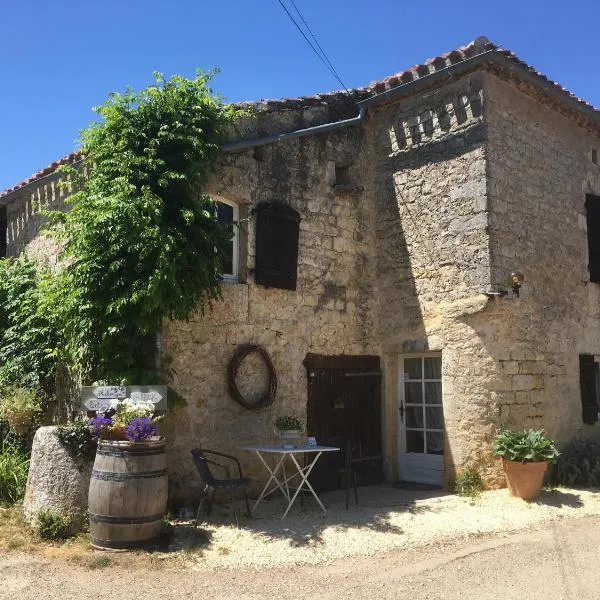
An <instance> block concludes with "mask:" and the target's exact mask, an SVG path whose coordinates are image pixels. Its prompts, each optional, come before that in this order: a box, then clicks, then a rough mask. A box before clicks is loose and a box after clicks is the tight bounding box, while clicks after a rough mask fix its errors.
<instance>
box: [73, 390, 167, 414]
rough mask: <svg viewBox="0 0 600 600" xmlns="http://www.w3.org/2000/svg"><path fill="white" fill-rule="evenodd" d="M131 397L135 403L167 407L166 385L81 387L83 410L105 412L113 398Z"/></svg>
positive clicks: (157, 408)
mask: <svg viewBox="0 0 600 600" xmlns="http://www.w3.org/2000/svg"><path fill="white" fill-rule="evenodd" d="M124 398H131V400H132V401H133V402H135V403H138V402H151V403H152V404H154V408H155V410H166V408H167V386H166V385H128V386H96V387H91V386H86V387H82V388H81V408H82V409H83V410H90V411H98V412H105V411H107V410H108V409H109V407H110V402H111V400H122V399H124Z"/></svg>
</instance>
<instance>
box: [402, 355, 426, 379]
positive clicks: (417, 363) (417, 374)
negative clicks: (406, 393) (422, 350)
mask: <svg viewBox="0 0 600 600" xmlns="http://www.w3.org/2000/svg"><path fill="white" fill-rule="evenodd" d="M422 377H423V373H422V371H421V359H420V358H405V359H404V379H422Z"/></svg>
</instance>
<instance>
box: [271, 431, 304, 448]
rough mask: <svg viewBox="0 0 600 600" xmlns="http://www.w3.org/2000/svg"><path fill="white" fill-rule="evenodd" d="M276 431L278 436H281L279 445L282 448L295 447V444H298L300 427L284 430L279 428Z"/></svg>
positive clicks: (300, 434) (300, 433)
mask: <svg viewBox="0 0 600 600" xmlns="http://www.w3.org/2000/svg"><path fill="white" fill-rule="evenodd" d="M277 433H278V434H279V437H280V438H281V445H282V446H283V447H284V448H295V447H296V445H297V444H298V440H299V439H300V437H301V436H302V430H300V429H297V430H296V429H293V430H291V429H290V430H286V431H281V430H279V431H278V432H277Z"/></svg>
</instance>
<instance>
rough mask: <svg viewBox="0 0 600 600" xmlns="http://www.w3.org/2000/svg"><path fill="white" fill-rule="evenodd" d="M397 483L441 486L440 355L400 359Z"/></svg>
mask: <svg viewBox="0 0 600 600" xmlns="http://www.w3.org/2000/svg"><path fill="white" fill-rule="evenodd" d="M398 392H399V393H398V396H399V398H398V409H399V410H398V414H399V418H400V427H399V430H400V447H399V472H400V480H402V481H414V482H417V483H428V484H431V485H440V486H441V485H442V483H443V478H444V412H443V407H442V357H441V355H440V354H426V355H408V356H404V357H401V358H400V373H399V385H398Z"/></svg>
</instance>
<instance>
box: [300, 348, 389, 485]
mask: <svg viewBox="0 0 600 600" xmlns="http://www.w3.org/2000/svg"><path fill="white" fill-rule="evenodd" d="M304 365H305V366H306V369H307V375H308V402H307V435H309V436H314V437H316V438H317V442H319V443H322V442H326V441H327V440H328V439H330V438H346V439H348V440H350V441H351V443H352V446H353V447H354V455H353V456H354V457H355V458H360V459H361V460H360V461H358V462H356V463H355V464H354V465H353V468H354V470H355V471H356V472H357V475H358V480H359V483H361V484H363V485H368V484H376V483H382V482H383V479H384V474H383V459H382V423H381V420H382V410H381V369H380V363H379V357H378V356H346V355H342V356H323V355H315V354H309V355H307V357H306V359H305V361H304ZM331 458H333V457H331ZM328 462H330V461H329V460H328V457H327V456H324V457H322V459H321V460H320V461H319V462H318V463H317V465H316V466H315V469H314V471H313V474H312V477H311V483H312V484H313V485H314V486H316V488H318V489H319V490H321V491H325V490H330V489H335V488H336V487H337V486H338V481H337V476H336V475H335V474H334V473H333V472H332V469H331V468H328Z"/></svg>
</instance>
